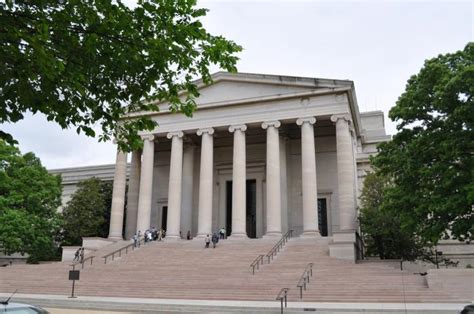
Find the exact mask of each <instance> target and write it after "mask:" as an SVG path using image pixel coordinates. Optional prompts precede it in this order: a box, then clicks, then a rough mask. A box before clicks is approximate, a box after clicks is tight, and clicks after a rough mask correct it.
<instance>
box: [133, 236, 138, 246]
mask: <svg viewBox="0 0 474 314" xmlns="http://www.w3.org/2000/svg"><path fill="white" fill-rule="evenodd" d="M133 247H138V235H137V234H136V233H135V234H134V235H133Z"/></svg>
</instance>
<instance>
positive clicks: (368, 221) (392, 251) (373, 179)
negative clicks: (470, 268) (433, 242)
mask: <svg viewBox="0 0 474 314" xmlns="http://www.w3.org/2000/svg"><path fill="white" fill-rule="evenodd" d="M389 186H390V184H389V181H388V180H387V179H386V178H385V177H383V176H381V175H378V174H377V173H368V174H367V176H366V177H365V180H364V186H363V188H362V193H361V197H360V200H361V208H360V217H359V219H360V227H361V230H362V233H363V235H364V242H365V244H366V249H367V252H366V253H367V255H369V256H374V255H376V256H379V257H380V258H381V259H403V260H415V259H417V258H422V259H424V258H425V257H426V256H430V255H431V254H430V252H429V247H430V245H429V244H428V243H425V242H422V241H421V240H420V239H419V238H418V237H416V235H415V234H414V232H413V230H410V229H409V228H407V227H405V226H403V225H402V222H401V217H400V214H399V213H398V212H397V211H391V210H390V209H387V208H384V200H385V199H384V195H385V191H386V189H387V188H388V187H389Z"/></svg>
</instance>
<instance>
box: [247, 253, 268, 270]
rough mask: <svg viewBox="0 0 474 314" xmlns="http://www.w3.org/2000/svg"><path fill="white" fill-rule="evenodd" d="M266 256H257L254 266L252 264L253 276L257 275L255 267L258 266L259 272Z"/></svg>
mask: <svg viewBox="0 0 474 314" xmlns="http://www.w3.org/2000/svg"><path fill="white" fill-rule="evenodd" d="M264 256H265V255H263V254H260V255H259V256H257V258H255V259H254V260H253V262H252V264H250V267H252V275H255V266H257V270H258V268H259V265H260V263H261V264H262V265H263V257H264Z"/></svg>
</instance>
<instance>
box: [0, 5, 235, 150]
mask: <svg viewBox="0 0 474 314" xmlns="http://www.w3.org/2000/svg"><path fill="white" fill-rule="evenodd" d="M206 12H207V10H206V9H201V8H196V0H177V1H174V0H173V1H171V0H139V1H138V4H137V6H136V7H134V8H129V7H127V6H126V5H124V4H123V3H122V2H121V1H120V0H117V1H116V0H104V1H81V0H72V1H57V0H54V1H49V0H45V1H17V0H7V1H0V51H1V52H2V53H1V54H0V103H1V104H2V106H1V107H0V124H1V123H5V122H17V121H19V120H21V119H23V114H24V113H25V112H27V111H31V112H33V113H37V112H41V113H43V114H45V115H46V117H47V119H48V120H49V121H55V122H56V123H58V124H59V125H60V126H61V127H62V128H68V127H75V128H76V130H77V132H78V133H80V132H84V133H85V134H86V135H88V136H95V132H94V130H93V128H92V126H93V125H94V124H95V123H98V124H100V126H101V129H102V130H101V135H100V137H99V139H100V140H107V139H109V138H110V137H111V136H116V137H117V138H118V139H119V144H120V145H121V147H122V149H125V150H128V149H129V148H130V147H129V146H127V145H126V144H125V141H124V140H125V139H126V140H127V142H128V143H129V145H131V146H132V147H134V146H137V145H140V141H139V137H138V136H137V131H138V130H142V129H148V130H150V129H153V128H154V127H155V125H154V123H153V122H152V121H151V120H150V119H149V118H146V117H144V116H140V115H136V118H135V119H133V120H131V119H130V120H126V121H123V120H122V121H121V122H120V123H117V122H118V121H119V119H120V117H122V116H123V115H124V114H126V113H127V112H149V111H158V108H157V106H156V102H155V101H156V100H160V101H168V102H169V104H170V107H171V109H172V110H173V111H181V112H183V113H185V114H186V115H188V116H191V115H192V112H193V110H194V109H195V107H196V104H195V98H196V96H198V91H197V88H196V85H195V84H194V83H192V81H193V79H194V78H196V77H202V78H203V81H204V82H205V83H209V82H210V79H211V78H210V73H209V67H210V66H211V65H213V64H215V65H217V66H219V67H221V68H223V69H225V70H227V71H236V68H235V65H236V62H237V60H238V58H237V57H236V53H237V52H239V51H240V50H241V47H240V46H238V45H237V44H235V43H233V42H232V41H229V40H226V39H225V38H223V37H222V36H214V35H211V34H209V33H208V32H207V31H206V30H205V29H204V28H203V26H202V24H201V22H200V19H201V18H202V17H203V16H205V15H206ZM1 137H3V138H5V139H8V140H9V141H13V139H12V138H11V136H9V135H8V134H6V133H4V132H1V131H0V138H1Z"/></svg>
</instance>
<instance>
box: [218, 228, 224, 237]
mask: <svg viewBox="0 0 474 314" xmlns="http://www.w3.org/2000/svg"><path fill="white" fill-rule="evenodd" d="M219 236H220V238H221V239H222V240H224V239H225V228H224V227H222V228H221V229H220V230H219Z"/></svg>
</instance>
